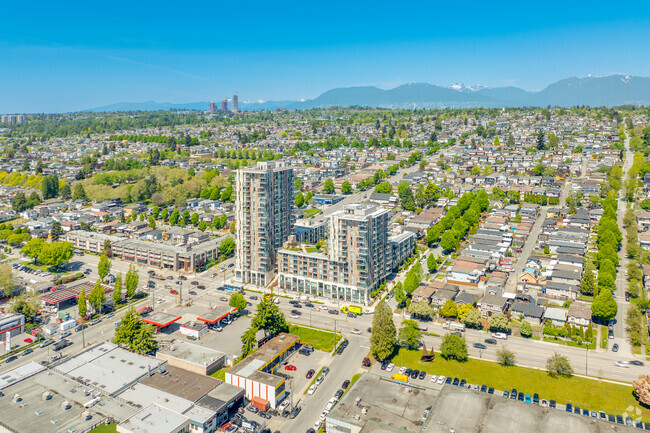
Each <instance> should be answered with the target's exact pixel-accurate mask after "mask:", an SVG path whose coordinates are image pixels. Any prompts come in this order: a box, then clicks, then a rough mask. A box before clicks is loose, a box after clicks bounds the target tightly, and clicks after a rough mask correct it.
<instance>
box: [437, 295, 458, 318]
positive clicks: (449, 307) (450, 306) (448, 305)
mask: <svg viewBox="0 0 650 433" xmlns="http://www.w3.org/2000/svg"><path fill="white" fill-rule="evenodd" d="M439 313H440V315H441V316H442V317H449V318H456V317H458V305H456V303H455V302H454V301H453V300H452V299H447V301H446V302H445V303H444V305H443V306H442V308H440V311H439Z"/></svg>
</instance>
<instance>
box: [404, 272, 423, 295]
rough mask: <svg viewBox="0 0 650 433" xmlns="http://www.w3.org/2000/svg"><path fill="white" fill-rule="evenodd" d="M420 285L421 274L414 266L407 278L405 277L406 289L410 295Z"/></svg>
mask: <svg viewBox="0 0 650 433" xmlns="http://www.w3.org/2000/svg"><path fill="white" fill-rule="evenodd" d="M419 285H420V275H419V273H418V271H417V270H416V268H415V266H413V267H412V268H411V269H410V270H409V271H408V272H407V273H406V278H404V291H405V292H406V293H408V294H409V295H410V294H411V293H413V291H414V290H415V289H417V288H418V286H419Z"/></svg>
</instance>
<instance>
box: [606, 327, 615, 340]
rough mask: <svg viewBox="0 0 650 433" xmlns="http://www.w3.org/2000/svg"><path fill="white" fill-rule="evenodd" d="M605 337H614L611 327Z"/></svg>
mask: <svg viewBox="0 0 650 433" xmlns="http://www.w3.org/2000/svg"><path fill="white" fill-rule="evenodd" d="M607 338H609V339H610V340H611V339H613V338H614V330H613V329H610V330H609V331H608V332H607Z"/></svg>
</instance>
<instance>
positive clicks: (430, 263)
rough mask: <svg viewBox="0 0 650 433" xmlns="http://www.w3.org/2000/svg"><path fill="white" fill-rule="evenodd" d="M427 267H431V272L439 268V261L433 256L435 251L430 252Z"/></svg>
mask: <svg viewBox="0 0 650 433" xmlns="http://www.w3.org/2000/svg"><path fill="white" fill-rule="evenodd" d="M427 268H429V272H431V273H434V272H435V271H437V270H438V261H437V260H436V258H435V257H434V256H433V253H431V254H429V257H427Z"/></svg>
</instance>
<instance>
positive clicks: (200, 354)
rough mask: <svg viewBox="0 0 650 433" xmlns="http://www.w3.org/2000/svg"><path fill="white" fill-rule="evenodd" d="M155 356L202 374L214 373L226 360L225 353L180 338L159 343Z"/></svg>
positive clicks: (173, 364)
mask: <svg viewBox="0 0 650 433" xmlns="http://www.w3.org/2000/svg"><path fill="white" fill-rule="evenodd" d="M201 323H202V322H201ZM204 325H205V324H204ZM156 358H158V359H162V360H163V361H167V365H169V366H173V367H178V368H182V369H183V370H187V371H191V372H193V373H197V374H202V375H209V374H212V373H214V372H215V371H217V370H218V369H220V368H221V367H223V365H224V363H225V362H226V354H225V353H223V352H219V351H218V350H214V349H210V348H209V347H205V346H199V345H198V344H194V343H190V342H187V341H184V340H181V339H176V340H174V341H172V343H171V344H168V345H161V346H160V347H159V348H158V352H156Z"/></svg>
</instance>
